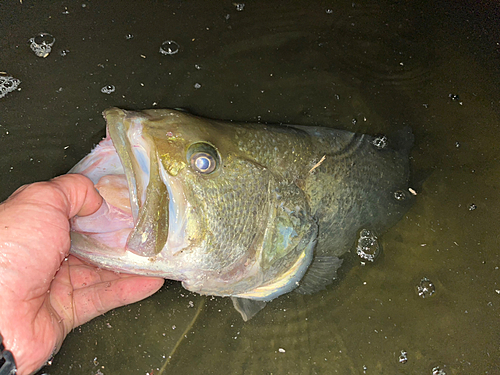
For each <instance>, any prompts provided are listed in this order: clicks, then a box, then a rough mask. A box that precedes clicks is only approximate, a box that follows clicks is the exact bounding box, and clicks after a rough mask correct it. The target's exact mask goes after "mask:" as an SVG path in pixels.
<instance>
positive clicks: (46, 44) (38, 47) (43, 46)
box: [29, 33, 56, 58]
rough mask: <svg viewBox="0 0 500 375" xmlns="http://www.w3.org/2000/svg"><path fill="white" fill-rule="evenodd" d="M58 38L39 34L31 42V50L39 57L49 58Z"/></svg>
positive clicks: (47, 34)
mask: <svg viewBox="0 0 500 375" xmlns="http://www.w3.org/2000/svg"><path fill="white" fill-rule="evenodd" d="M55 41H56V38H54V37H53V36H52V35H50V34H49V33H39V34H38V35H36V36H34V37H33V38H31V39H30V40H29V42H30V48H31V50H32V51H33V52H35V55H37V56H38V57H43V58H45V57H47V56H48V55H49V53H50V52H51V51H52V46H53V45H54V43H55Z"/></svg>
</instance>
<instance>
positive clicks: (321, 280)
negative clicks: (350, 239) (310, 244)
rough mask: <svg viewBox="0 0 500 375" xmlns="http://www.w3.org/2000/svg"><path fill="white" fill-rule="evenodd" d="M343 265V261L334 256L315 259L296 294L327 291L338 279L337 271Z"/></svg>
mask: <svg viewBox="0 0 500 375" xmlns="http://www.w3.org/2000/svg"><path fill="white" fill-rule="evenodd" d="M341 265H342V259H339V258H337V257H334V256H317V257H314V258H313V260H312V262H311V265H310V266H309V268H308V269H307V271H306V273H305V275H304V277H303V278H302V280H300V285H299V287H298V288H296V289H294V291H295V292H297V293H300V294H313V293H316V292H318V291H320V290H323V289H325V287H326V286H327V285H328V284H331V283H332V282H333V280H334V279H336V278H337V270H338V269H339V268H340V266H341Z"/></svg>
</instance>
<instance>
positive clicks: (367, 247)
mask: <svg viewBox="0 0 500 375" xmlns="http://www.w3.org/2000/svg"><path fill="white" fill-rule="evenodd" d="M356 254H358V256H359V257H360V258H361V259H364V260H368V261H370V262H373V261H374V260H375V258H377V256H378V255H379V254H380V245H379V243H378V241H377V236H375V234H374V233H373V232H372V231H370V230H368V229H362V230H361V232H360V233H359V238H358V244H357V246H356Z"/></svg>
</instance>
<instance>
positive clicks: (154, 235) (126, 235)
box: [70, 108, 318, 300]
mask: <svg viewBox="0 0 500 375" xmlns="http://www.w3.org/2000/svg"><path fill="white" fill-rule="evenodd" d="M104 117H105V118H106V122H107V137H106V138H105V139H104V140H103V141H102V142H101V143H100V144H99V145H98V146H97V147H96V148H95V149H94V150H93V152H92V153H91V154H89V155H88V156H87V157H86V158H84V159H83V160H82V161H81V162H80V163H78V164H77V165H76V166H75V167H74V168H73V169H72V170H71V171H70V173H81V174H84V175H86V176H88V177H89V178H91V179H92V180H93V181H94V184H95V185H96V187H97V189H98V190H99V191H100V193H101V195H103V197H104V199H105V204H103V207H101V209H100V210H99V211H98V212H96V213H95V214H94V215H91V216H88V217H76V218H74V219H73V220H72V230H73V232H72V248H71V252H72V253H73V254H75V255H77V256H79V257H80V258H82V259H84V260H87V261H89V262H91V263H93V264H96V265H99V266H101V267H104V268H109V269H113V270H116V271H121V272H128V273H134V274H143V275H153V276H161V277H165V278H169V279H174V280H180V281H182V283H183V285H184V287H185V288H187V289H189V290H191V291H194V292H198V293H201V294H210V295H220V296H236V297H241V298H250V299H258V300H270V299H272V298H274V297H276V296H277V295H280V294H283V293H286V292H288V291H290V290H292V289H294V288H295V287H296V286H297V285H298V281H299V280H300V279H301V278H302V276H303V274H304V272H305V271H306V269H307V267H308V265H309V264H310V262H311V259H312V252H313V248H314V246H315V243H316V236H317V231H318V228H317V225H316V223H315V221H314V219H313V218H312V217H311V215H310V213H309V207H308V203H307V200H306V197H305V196H304V193H303V192H302V191H301V189H300V188H299V187H298V186H297V184H296V183H295V180H296V177H297V176H298V175H300V173H302V172H303V170H307V165H306V166H301V167H294V166H293V165H295V164H293V163H291V164H292V167H291V168H287V169H286V173H285V172H284V170H285V169H284V168H283V165H282V163H283V158H277V157H276V155H277V154H280V153H281V154H283V153H285V154H286V152H285V150H283V149H282V148H289V145H290V142H289V140H288V141H282V142H281V143H279V142H278V143H277V144H276V142H273V141H272V140H271V139H270V138H269V137H270V136H269V134H271V133H272V132H271V133H269V132H268V131H265V130H264V129H262V128H259V127H255V125H253V126H250V125H248V126H246V125H241V126H235V125H233V124H230V123H226V122H219V121H212V120H206V119H201V118H198V117H196V116H193V115H190V114H187V113H184V112H180V111H175V110H146V111H142V112H131V111H124V110H121V109H118V108H112V109H109V110H107V111H105V112H104ZM293 136H294V135H293V134H292V137H293ZM271 138H272V137H271ZM285 138H286V137H285ZM279 139H283V136H282V135H280V137H279ZM271 143H272V145H271ZM256 148H262V150H261V151H260V152H256ZM269 149H272V150H273V152H270V151H269ZM256 155H258V157H257V156H256ZM263 155H264V156H263ZM292 157H294V158H295V160H296V159H297V156H296V155H295V156H292Z"/></svg>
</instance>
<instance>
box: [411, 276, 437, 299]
mask: <svg viewBox="0 0 500 375" xmlns="http://www.w3.org/2000/svg"><path fill="white" fill-rule="evenodd" d="M415 290H416V292H417V294H418V296H419V297H422V298H427V297H430V296H432V295H433V294H434V293H436V287H435V286H434V283H433V282H432V281H431V280H429V279H428V278H427V277H423V278H422V280H420V283H419V284H418V285H417V286H416V287H415Z"/></svg>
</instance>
